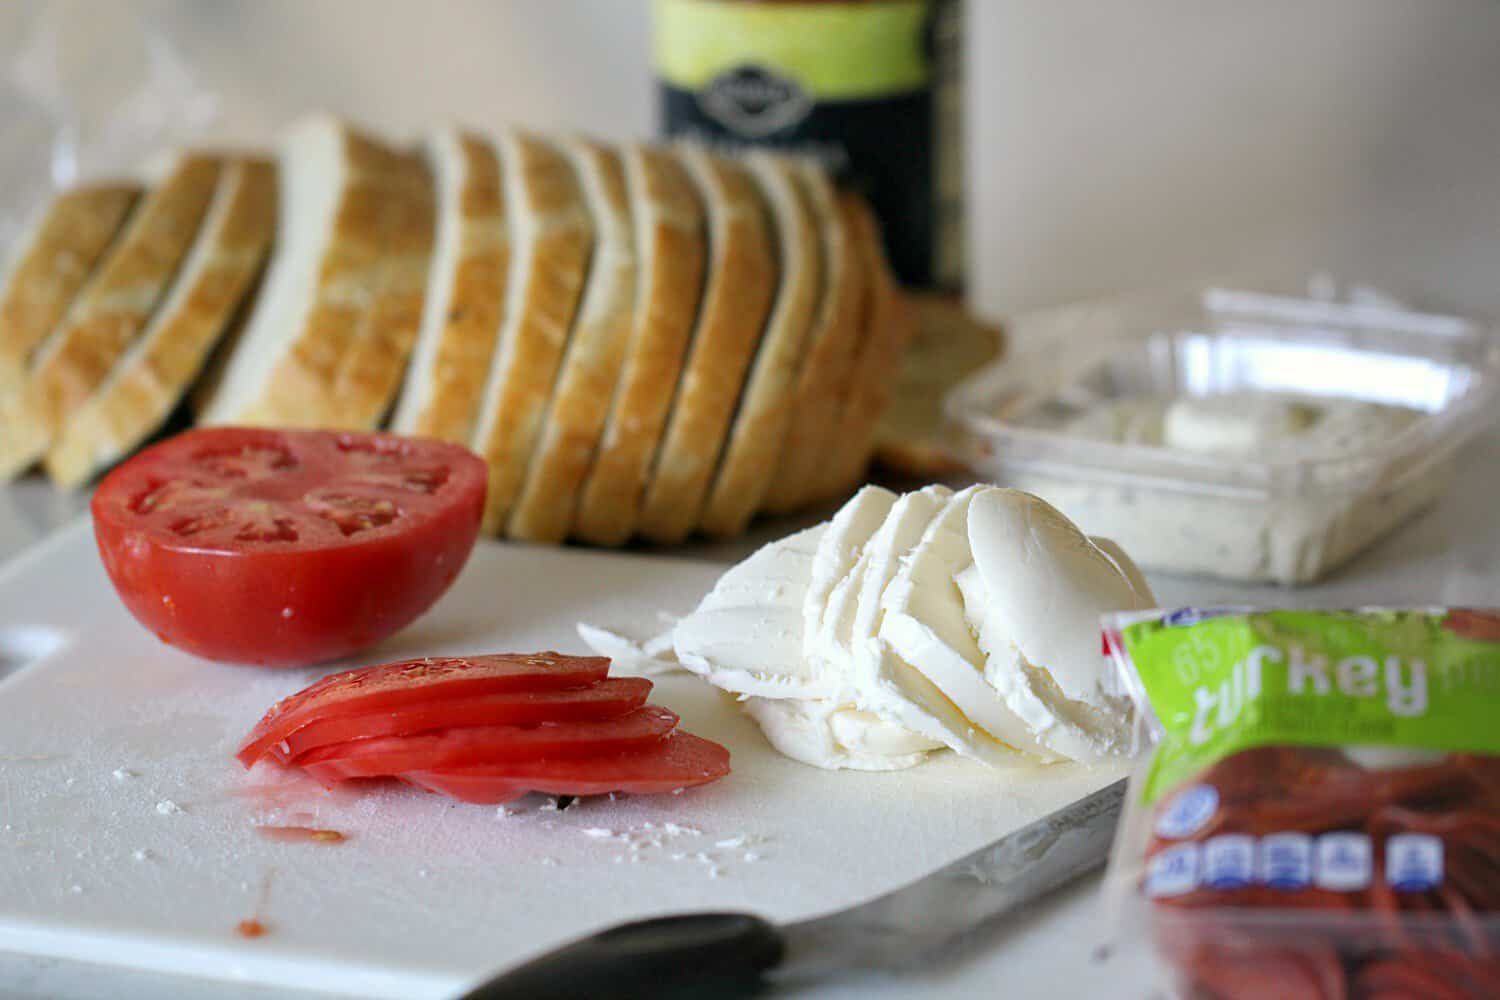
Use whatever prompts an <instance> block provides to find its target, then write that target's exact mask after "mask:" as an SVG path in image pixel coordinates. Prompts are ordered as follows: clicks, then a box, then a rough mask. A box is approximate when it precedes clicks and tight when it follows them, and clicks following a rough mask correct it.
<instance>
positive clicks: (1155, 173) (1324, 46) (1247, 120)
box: [0, 0, 1500, 316]
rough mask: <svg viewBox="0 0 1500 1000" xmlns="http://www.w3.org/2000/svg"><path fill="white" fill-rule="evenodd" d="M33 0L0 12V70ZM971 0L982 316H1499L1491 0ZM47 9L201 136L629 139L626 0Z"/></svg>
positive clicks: (634, 74) (1498, 63)
mask: <svg viewBox="0 0 1500 1000" xmlns="http://www.w3.org/2000/svg"><path fill="white" fill-rule="evenodd" d="M43 6H44V4H43V3H40V2H37V0H26V2H22V3H15V2H11V3H9V4H4V5H0V56H3V55H5V53H6V51H7V47H9V50H10V51H11V52H12V53H13V52H14V50H15V48H16V47H17V46H18V45H19V44H20V42H21V40H22V39H24V38H25V37H26V36H27V35H26V33H27V29H28V27H29V26H32V25H34V23H35V19H36V17H37V15H38V12H39V10H41V9H42V8H43ZM969 8H970V9H969V13H970V19H969V41H970V45H971V60H970V74H971V79H970V83H971V87H970V92H969V101H968V113H969V123H970V131H971V134H970V140H971V145H970V152H971V160H972V163H971V175H970V190H971V207H970V218H971V223H972V224H971V245H972V248H973V254H972V261H971V273H972V275H973V278H972V284H973V298H974V300H975V302H976V304H977V305H978V306H980V308H981V309H982V310H983V311H985V312H987V313H991V314H997V315H999V314H1007V313H1013V312H1016V311H1019V310H1024V309H1028V308H1032V307H1037V306H1042V305H1048V304H1053V303H1058V302H1063V301H1067V300H1069V299H1074V298H1078V297H1081V296H1087V295H1095V294H1099V293H1106V292H1109V291H1112V290H1118V289H1124V288H1129V287H1132V286H1137V285H1140V284H1143V283H1154V282H1161V281H1168V280H1173V279H1178V278H1182V277H1188V276H1201V275H1210V274H1223V273H1226V272H1230V271H1236V272H1244V271H1249V272H1267V271H1277V272H1285V273H1301V272H1305V271H1310V270H1314V269H1321V268H1329V269H1333V270H1335V271H1337V272H1340V273H1343V274H1346V275H1349V276H1352V277H1359V278H1364V279H1368V280H1371V281H1375V282H1377V283H1380V284H1383V285H1386V286H1388V287H1390V288H1392V289H1393V290H1396V291H1399V292H1405V293H1408V294H1414V295H1416V296H1417V297H1419V298H1424V299H1427V300H1429V301H1434V302H1437V303H1439V304H1443V305H1448V306H1452V307H1457V308H1465V309H1472V310H1480V311H1484V312H1488V313H1491V314H1494V315H1496V316H1500V2H1497V0H1257V2H1253V3H1247V2H1245V0H1133V2H1130V3H1124V2H1109V0H1104V2H1101V0H970V5H969ZM45 10H46V11H47V12H49V14H50V16H52V17H54V18H55V17H61V16H66V17H67V18H68V21H69V23H70V24H72V25H82V26H83V27H73V28H71V29H70V30H69V32H68V33H67V35H66V38H65V47H66V49H67V50H68V51H69V52H70V53H72V54H73V56H74V58H73V59H71V60H70V61H68V62H67V63H66V66H68V67H71V68H72V69H73V70H74V71H77V72H83V71H84V69H86V68H87V67H90V66H92V67H94V69H93V73H94V74H95V76H98V77H104V78H106V79H107V78H108V76H109V74H110V73H111V72H112V71H114V70H112V69H111V66H112V60H111V58H109V54H110V53H111V51H113V50H114V49H115V48H116V47H117V46H118V39H119V38H121V37H122V36H123V35H124V34H128V31H129V23H130V21H131V20H133V19H136V18H140V17H144V18H148V19H149V20H150V21H151V22H152V23H154V24H156V25H158V26H160V27H161V29H162V30H163V31H164V33H165V35H166V36H167V37H168V38H169V39H170V40H171V41H172V43H173V44H174V45H176V46H177V47H178V50H179V51H180V52H181V54H182V55H183V56H184V58H185V59H186V61H187V63H188V69H189V71H190V73H191V74H192V76H193V78H194V79H195V80H196V81H197V82H198V83H199V84H200V85H201V86H202V87H204V88H206V89H208V90H210V91H212V92H214V93H215V94H217V95H218V102H217V116H218V117H217V118H216V119H215V121H214V123H213V124H212V125H211V126H210V127H209V132H210V136H211V137H212V138H213V139H216V140H226V141H227V140H235V141H243V142H261V141H264V140H265V139H267V138H268V137H269V136H271V135H272V134H274V130H275V128H276V127H277V125H278V124H279V123H282V122H284V121H285V120H287V119H288V118H290V117H292V116H295V115H296V114H298V113H300V112H302V111H305V110H308V109H311V108H328V109H331V110H334V111H337V112H340V113H343V114H347V115H350V116H353V117H355V118H357V119H359V120H362V121H364V122H367V123H369V124H371V125H373V126H377V127H379V128H383V129H385V130H387V131H389V132H391V133H393V134H396V135H410V134H413V133H415V132H417V131H419V130H420V129H421V128H422V127H423V126H424V125H425V124H426V123H429V122H431V121H434V120H437V119H441V118H452V119H456V120H460V121H464V122H468V123H471V124H474V125H477V126H496V125H500V124H503V123H507V122H519V123H525V124H529V125H534V126H539V127H546V128H553V129H577V130H586V131H590V132H595V133H599V134H601V135H604V136H613V137H625V136H637V135H644V134H649V133H650V131H651V129H652V128H653V110H654V108H653V103H652V89H651V84H650V80H649V69H648V49H649V38H650V32H649V18H648V11H647V7H646V4H645V2H644V0H508V2H507V0H499V2H496V0H425V2H424V0H241V2H229V0H140V2H135V3H124V2H118V3H110V4H101V3H82V4H73V3H71V2H67V3H64V2H60V0H46V2H45ZM59 11H65V12H66V13H65V14H59V13H58V12H59ZM88 52H93V53H94V55H93V56H92V57H89V58H85V57H83V56H80V55H79V53H88ZM100 53H103V55H100ZM116 55H118V54H117V53H116ZM8 61H9V63H10V65H11V68H12V69H13V68H14V66H15V62H14V59H13V58H11V59H9V60H8ZM116 61H117V60H116ZM105 89H106V90H107V89H108V87H107V85H106V87H105ZM0 94H4V91H0ZM13 112H15V108H14V107H13V108H12V109H11V111H10V112H8V111H7V108H6V105H5V103H3V102H0V136H10V137H11V138H9V139H0V142H21V141H23V140H22V139H19V138H17V136H19V135H21V134H22V130H20V129H19V128H12V127H7V122H6V115H7V114H8V113H13ZM5 152H6V151H4V150H0V154H3V153H5ZM11 153H12V155H14V150H12V151H11ZM4 162H5V161H4V159H3V157H0V164H3V163H4Z"/></svg>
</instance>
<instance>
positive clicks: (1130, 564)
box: [1089, 535, 1156, 608]
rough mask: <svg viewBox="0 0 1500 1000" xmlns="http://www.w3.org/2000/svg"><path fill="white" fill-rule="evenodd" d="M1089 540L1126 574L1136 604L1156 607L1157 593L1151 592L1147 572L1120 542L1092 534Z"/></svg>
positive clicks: (1143, 606) (1144, 606)
mask: <svg viewBox="0 0 1500 1000" xmlns="http://www.w3.org/2000/svg"><path fill="white" fill-rule="evenodd" d="M1089 541H1091V542H1093V543H1094V544H1095V545H1097V546H1099V548H1100V550H1101V551H1103V552H1104V554H1105V555H1107V556H1109V558H1110V561H1111V562H1113V563H1114V564H1115V568H1116V569H1118V570H1119V571H1120V572H1121V573H1123V574H1125V579H1127V580H1129V581H1130V589H1131V591H1132V592H1134V594H1135V599H1136V606H1137V607H1142V608H1150V607H1155V605H1156V595H1154V594H1152V593H1151V585H1150V584H1148V583H1147V582H1146V574H1144V573H1142V572H1141V568H1140V567H1139V566H1137V565H1136V564H1135V560H1134V559H1132V558H1130V553H1128V552H1126V551H1125V550H1124V549H1122V548H1120V543H1119V542H1117V541H1115V540H1114V539H1113V538H1105V537H1103V536H1102V535H1090V536H1089Z"/></svg>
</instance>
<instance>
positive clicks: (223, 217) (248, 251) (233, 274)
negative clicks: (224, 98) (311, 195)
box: [46, 160, 276, 487]
mask: <svg viewBox="0 0 1500 1000" xmlns="http://www.w3.org/2000/svg"><path fill="white" fill-rule="evenodd" d="M275 226H276V168H275V167H274V166H273V165H272V164H271V163H270V162H268V161H264V160H235V161H232V162H230V163H229V164H227V165H226V166H225V168H224V170H223V171H222V173H221V174H220V177H219V183H218V188H217V190H216V191H215V193H214V198H213V201H212V203H210V205H209V208H208V214H207V215H206V216H205V218H204V220H203V225H202V227H201V228H200V229H199V232H198V237H197V239H196V240H195V241H194V242H193V246H192V249H191V250H189V251H188V254H187V257H186V259H185V260H184V261H183V263H182V267H181V268H180V269H179V270H178V272H177V276H176V277H175V278H174V279H173V281H172V286H171V288H170V289H169V290H168V292H167V294H166V297H165V298H164V299H163V300H162V303H161V305H160V306H158V307H157V309H156V311H155V312H154V313H153V314H152V316H151V320H150V322H149V323H147V325H146V329H145V330H144V331H143V332H142V333H141V335H140V337H139V338H137V339H136V341H135V343H133V344H132V345H131V346H130V348H129V350H127V351H126V352H125V354H124V355H123V356H122V357H121V358H120V360H119V362H118V363H116V365H115V367H114V368H113V370H111V371H110V373H109V375H108V376H107V377H106V378H105V380H104V382H103V383H102V384H101V385H100V386H99V388H98V390H97V391H96V392H95V393H94V394H93V395H92V396H90V397H89V399H88V400H87V402H85V403H84V404H83V406H82V407H81V408H80V409H78V410H77V411H76V412H75V413H74V414H73V415H72V416H71V417H69V418H68V420H67V422H66V424H65V425H64V428H63V431H62V433H61V435H59V437H58V439H57V441H56V442H55V443H54V444H53V446H52V449H51V450H50V451H49V452H48V453H47V460H46V467H47V474H48V475H50V476H51V477H52V481H53V482H54V483H57V484H58V485H59V486H64V487H73V486H77V485H79V484H80V483H82V482H84V481H85V480H87V479H88V478H89V477H90V476H91V475H92V474H93V473H94V472H96V471H98V470H99V469H101V468H103V467H105V466H107V465H111V464H113V463H114V462H116V461H118V460H120V459H121V458H123V457H124V456H125V455H126V454H127V453H129V452H130V451H131V450H133V449H134V448H135V447H136V446H138V445H139V444H140V443H141V442H142V441H144V440H145V439H146V438H147V437H149V436H150V435H151V433H152V432H153V431H155V430H156V429H157V428H158V427H160V426H161V425H162V423H163V422H164V421H165V420H166V419H167V417H168V416H169V415H170V414H171V412H172V410H173V409H174V408H175V407H176V406H177V403H178V401H179V400H180V399H181V398H182V395H183V393H184V392H186V391H187V388H188V386H189V385H190V384H191V383H192V381H193V379H194V378H196V377H197V375H198V373H199V372H200V371H201V370H202V368H203V363H204V361H205V360H206V359H207V358H208V355H209V353H210V352H211V351H212V350H213V346H214V344H215V343H216V342H217V340H218V338H219V337H220V336H221V335H222V334H223V333H224V331H225V330H227V329H228V328H229V326H230V321H231V319H232V318H233V316H234V315H235V313H236V310H237V309H238V308H239V306H240V304H241V302H242V301H243V299H244V297H245V295H246V293H247V292H248V290H249V289H250V288H251V286H252V285H253V283H254V281H255V276H256V274H257V272H259V270H260V267H261V264H262V263H263V261H264V260H265V256H266V252H267V250H268V249H269V248H270V245H271V237H272V235H273V231H274V229H275Z"/></svg>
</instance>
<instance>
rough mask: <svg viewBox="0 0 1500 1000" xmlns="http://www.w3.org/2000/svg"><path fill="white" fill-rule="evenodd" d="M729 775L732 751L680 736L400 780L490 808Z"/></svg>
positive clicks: (669, 787) (644, 790)
mask: <svg viewBox="0 0 1500 1000" xmlns="http://www.w3.org/2000/svg"><path fill="white" fill-rule="evenodd" d="M728 773H729V751H728V750H726V749H724V748H723V747H721V746H720V745H719V744H717V743H714V742H711V741H709V740H705V739H700V738H699V737H697V736H693V735H692V734H690V733H684V732H681V731H678V732H674V733H672V734H671V735H670V736H668V737H667V738H666V739H664V740H661V741H659V742H657V743H655V744H653V745H651V746H650V747H649V748H647V749H645V750H640V751H636V752H634V753H624V754H614V755H610V756H598V757H570V758H556V759H552V760H536V759H525V760H514V761H504V762H500V763H495V764H486V765H482V766H475V767H466V768H451V769H441V770H425V771H423V770H413V771H410V772H408V773H406V774H403V775H401V780H403V781H405V782H406V783H407V784H411V785H415V786H417V787H418V788H425V789H427V790H428V791H431V792H437V793H439V794H442V795H447V796H450V797H451V798H455V799H458V800H460V801H462V802H474V803H479V804H485V805H487V804H493V803H496V802H509V801H510V800H511V799H515V798H519V797H520V796H522V795H525V794H526V793H527V792H545V793H547V794H549V795H603V794H605V793H606V792H627V793H634V794H640V795H647V794H655V793H661V792H675V791H677V790H678V789H682V788H691V787H692V786H694V785H704V784H707V783H708V782H710V781H717V780H718V779H719V778H722V777H724V776H725V775H726V774H728Z"/></svg>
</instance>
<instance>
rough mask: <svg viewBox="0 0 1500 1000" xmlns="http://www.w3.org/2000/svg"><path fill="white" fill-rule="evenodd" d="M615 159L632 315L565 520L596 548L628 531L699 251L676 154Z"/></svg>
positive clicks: (691, 308) (696, 222) (700, 239)
mask: <svg viewBox="0 0 1500 1000" xmlns="http://www.w3.org/2000/svg"><path fill="white" fill-rule="evenodd" d="M623 159H624V162H625V178H626V189H627V191H628V193H629V196H630V202H631V210H632V211H631V214H632V217H633V218H634V220H635V238H636V248H637V253H636V263H637V269H638V270H637V280H636V297H635V314H634V316H633V318H632V321H631V334H630V341H629V343H628V344H627V346H626V350H625V360H624V364H623V367H622V368H621V371H620V378H619V382H618V383H617V385H616V387H615V392H614V397H613V399H612V400H611V402H610V410H609V417H608V419H607V421H606V422H605V427H604V435H603V437H602V438H601V439H600V444H599V448H598V451H597V452H596V454H595V456H594V463H593V467H592V468H591V469H590V470H589V475H588V478H587V480H586V481H585V483H584V488H583V493H582V494H581V496H580V500H579V505H578V512H577V515H576V516H575V518H574V522H573V533H574V534H575V535H576V536H577V537H579V538H581V539H583V540H585V541H589V542H593V543H595V544H598V545H621V544H623V543H624V542H625V541H626V540H627V539H629V538H630V536H631V535H632V534H633V533H634V531H635V527H636V519H637V517H638V515H639V512H640V505H641V501H642V498H643V494H644V492H645V485H646V481H647V476H648V475H649V472H650V468H651V460H652V458H653V456H654V455H655V454H656V450H657V446H658V443H659V442H660V440H661V435H662V431H663V428H664V427H665V425H666V420H667V412H668V408H669V407H670V405H671V402H672V396H673V393H674V392H675V390H676V387H677V382H678V376H679V374H680V373H681V371H682V365H683V361H684V358H685V357H686V354H687V345H688V341H689V338H690V337H691V336H692V329H693V322H694V319H695V317H696V316H697V314H698V305H699V301H700V299H701V296H702V290H703V288H702V286H703V271H704V267H705V262H706V258H707V256H708V250H707V233H706V228H705V222H704V213H703V206H702V203H701V202H700V200H699V198H698V194H697V191H696V190H695V189H694V187H693V184H692V181H691V180H689V179H688V176H687V173H686V172H685V171H684V170H683V168H682V166H681V164H679V163H678V162H677V160H676V158H675V157H673V156H672V154H671V153H669V152H667V151H666V150H662V149H653V148H648V147H644V146H629V147H626V148H625V150H624V152H623Z"/></svg>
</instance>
